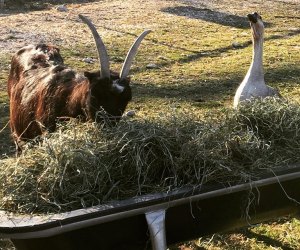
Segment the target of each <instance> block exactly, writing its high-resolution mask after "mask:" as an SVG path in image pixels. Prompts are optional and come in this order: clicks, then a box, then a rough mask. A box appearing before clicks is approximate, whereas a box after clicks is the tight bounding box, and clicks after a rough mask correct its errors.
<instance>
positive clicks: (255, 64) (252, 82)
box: [233, 13, 279, 108]
mask: <svg viewBox="0 0 300 250" xmlns="http://www.w3.org/2000/svg"><path fill="white" fill-rule="evenodd" d="M248 18H249V21H250V26H251V29H252V36H253V38H252V40H253V56H252V62H251V65H250V68H249V70H248V72H247V74H246V76H245V78H244V80H243V81H242V83H241V84H240V86H239V87H238V89H237V91H236V93H235V96H234V102H233V106H234V107H235V108H236V107H237V106H238V105H239V103H240V102H241V101H244V100H250V99H251V98H264V97H267V96H275V95H279V93H278V91H277V90H276V89H273V88H272V87H270V86H267V85H266V83H265V79H264V70H263V42H264V24H263V22H262V19H261V17H260V16H259V15H258V14H257V13H254V14H249V15H248Z"/></svg>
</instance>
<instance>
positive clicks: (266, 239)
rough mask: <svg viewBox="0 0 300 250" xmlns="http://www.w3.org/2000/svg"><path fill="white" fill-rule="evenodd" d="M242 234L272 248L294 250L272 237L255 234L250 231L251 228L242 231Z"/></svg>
mask: <svg viewBox="0 0 300 250" xmlns="http://www.w3.org/2000/svg"><path fill="white" fill-rule="evenodd" d="M241 233H242V234H243V235H245V236H246V237H247V238H252V239H256V240H257V241H262V242H264V243H265V244H266V245H269V246H272V247H274V248H280V249H282V250H293V249H294V248H292V247H289V246H287V245H285V244H283V243H281V242H280V241H278V240H275V239H273V238H271V237H268V236H265V235H262V234H258V233H254V232H252V231H250V229H249V228H247V229H245V230H242V231H241Z"/></svg>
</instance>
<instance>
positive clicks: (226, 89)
mask: <svg viewBox="0 0 300 250" xmlns="http://www.w3.org/2000/svg"><path fill="white" fill-rule="evenodd" d="M137 5H138V6H139V9H136V6H137ZM68 8H69V10H70V11H69V13H60V12H57V11H55V9H50V10H43V11H35V12H30V11H27V12H23V11H22V13H21V14H16V13H17V12H18V11H16V10H14V12H12V13H11V14H9V13H8V16H5V17H2V16H1V17H0V25H1V28H2V30H3V32H5V33H6V35H5V36H4V37H9V36H10V35H12V34H10V33H9V30H11V29H13V30H16V31H18V32H20V33H17V35H15V36H16V37H17V38H15V39H10V40H9V41H6V42H5V41H3V40H1V41H0V48H1V50H0V59H1V63H0V96H1V97H0V98H1V105H0V124H1V127H3V126H4V125H5V124H6V123H7V121H8V108H7V103H8V98H7V96H6V76H7V70H8V68H7V64H8V62H9V58H10V56H11V54H12V53H13V52H14V51H16V49H17V48H18V47H19V46H21V45H22V44H25V43H30V42H33V41H36V40H39V39H40V38H41V39H44V40H46V41H47V42H48V41H49V42H52V43H54V44H58V45H59V46H60V47H61V51H62V54H63V56H64V57H65V58H66V63H67V64H69V65H70V66H72V67H74V68H76V69H78V70H79V71H80V70H88V69H96V68H97V64H93V65H90V64H85V63H83V62H82V59H83V58H84V57H96V52H95V49H94V47H93V41H92V38H91V36H90V34H89V33H88V32H84V30H87V29H86V28H85V27H84V25H82V24H81V23H79V22H77V18H76V14H77V13H84V14H86V15H88V16H90V17H91V19H92V20H93V21H94V22H95V23H96V24H97V28H98V30H99V32H100V34H101V35H102V36H103V39H104V41H105V44H106V45H107V48H108V51H109V55H110V57H111V58H112V61H111V63H112V67H113V68H114V69H120V67H121V63H122V59H123V58H124V57H125V54H126V52H127V49H128V48H129V47H130V44H131V42H132V41H133V40H134V37H135V35H137V34H139V33H140V32H141V31H142V30H143V29H148V28H150V29H152V30H153V32H152V33H151V34H149V35H148V36H147V38H146V40H145V41H143V44H142V47H141V48H140V51H139V54H138V56H137V58H136V61H135V63H134V65H133V68H132V71H131V74H132V88H133V95H134V98H133V101H132V102H131V103H130V105H129V107H128V109H129V110H135V111H136V114H137V115H136V117H135V119H136V120H138V121H139V120H144V119H146V120H147V119H150V118H152V117H154V116H155V113H161V114H164V115H166V114H168V113H169V110H170V106H171V107H176V109H177V111H178V112H182V113H186V112H187V111H188V112H189V113H193V114H194V116H195V117H197V119H198V118H199V119H205V118H206V117H205V114H206V113H207V112H208V111H209V112H210V113H211V114H214V113H219V112H222V111H223V108H224V107H227V108H228V107H230V106H231V104H232V99H233V95H234V91H235V89H236V88H237V86H238V84H239V82H240V81H241V80H242V78H243V76H244V75H245V73H246V71H247V68H248V66H249V64H250V60H251V59H250V56H251V53H252V51H251V50H252V47H251V44H250V43H249V40H250V30H249V28H247V26H242V27H238V24H239V23H240V22H241V20H242V19H241V17H244V16H245V15H246V14H247V13H249V12H253V11H259V12H260V14H261V15H262V16H263V19H264V20H265V21H267V22H268V23H269V25H268V26H267V28H266V32H265V34H266V42H265V47H264V49H265V51H264V66H265V72H266V81H267V82H268V84H270V85H271V86H273V87H276V88H278V89H279V90H280V92H281V94H282V95H283V96H284V97H286V98H287V99H290V100H293V101H299V100H300V96H299V93H300V91H299V90H300V89H299V88H300V85H299V83H300V78H299V76H300V68H299V61H300V47H299V44H300V36H299V18H298V17H299V13H300V10H299V4H297V3H294V2H293V1H290V2H283V1H267V0H266V1H259V2H251V3H250V2H249V1H235V0H234V1H230V2H229V1H228V0H220V1H211V2H207V1H197V2H196V1H184V0H182V1H147V2H144V1H138V0H134V1H118V0H114V1H106V0H105V1H99V2H97V1H96V2H93V3H86V4H82V5H81V4H80V1H77V3H76V4H69V5H68ZM203 9H204V10H205V9H206V10H205V11H203ZM188 12H190V15H188V14H189V13H188ZM220 13H221V14H222V13H225V14H226V13H227V14H228V15H233V17H232V16H226V15H225V17H224V15H223V18H222V15H220ZM183 14H184V15H183ZM209 14H211V15H210V16H209ZM205 15H206V16H205ZM209 18H211V19H209ZM229 19H230V20H233V22H232V24H230V23H229V24H228V22H227V20H229ZM24 20H26V21H24ZM28 23H30V25H28ZM36 27H38V28H36ZM33 30H35V34H36V33H37V34H38V35H32V36H30V35H29V36H26V35H25V34H32V32H33ZM1 32H2V31H1ZM13 35H14V34H13ZM15 36H14V37H15ZM18 37H21V38H18ZM234 42H236V43H237V44H238V45H239V46H237V47H236V46H233V43H234ZM4 48H8V49H4ZM148 63H155V64H156V65H158V66H159V68H158V69H152V70H149V69H146V65H147V64H148ZM154 111H155V112H154ZM0 130H1V129H0ZM11 147H12V148H13V144H12V142H11V139H10V137H9V129H8V128H6V129H5V130H4V131H1V133H0V153H1V155H2V158H3V159H4V158H7V157H8V155H11V154H12V152H13V150H12V148H11ZM289 223H290V224H289ZM288 225H290V228H291V231H288V232H289V234H290V235H291V238H289V237H286V238H285V239H283V238H282V237H281V238H280V237H278V236H275V235H272V236H270V235H267V234H268V233H269V234H271V233H272V232H275V231H276V230H277V229H278V228H279V229H281V230H282V231H285V230H287V228H289V226H288ZM260 227H261V228H265V230H266V232H263V231H255V233H257V234H262V235H267V236H270V237H271V238H272V237H273V239H274V238H275V239H274V240H278V239H279V240H280V242H281V243H282V244H283V245H282V246H277V245H276V244H275V245H274V244H273V243H271V244H268V243H265V241H263V240H262V241H260V240H258V239H254V238H251V237H250V236H247V234H242V236H241V235H240V233H238V234H237V235H235V234H230V235H221V236H215V237H216V238H215V237H213V238H212V239H213V240H212V241H210V242H209V239H211V238H209V239H201V242H204V243H203V245H201V244H202V243H201V242H200V243H201V244H200V243H199V242H198V241H195V243H193V242H190V243H189V244H190V247H191V248H193V249H197V247H198V248H201V247H204V248H206V249H274V248H277V249H280V248H281V249H284V247H285V246H289V247H290V248H292V249H293V248H294V249H297V248H299V247H300V245H299V243H297V242H299V240H297V239H298V238H297V237H298V236H299V233H298V230H299V228H300V227H299V225H298V224H297V220H294V219H290V220H287V221H278V222H277V223H276V224H270V225H269V224H264V225H261V226H260ZM251 230H252V229H251ZM253 230H254V229H253ZM231 235H232V236H231ZM277 238H278V239H277ZM214 239H216V240H214ZM286 240H288V241H289V243H287V242H286ZM205 242H206V243H207V244H206V243H205ZM241 242H242V244H240V243H241ZM0 244H1V243H0ZM199 244H200V245H199ZM205 244H206V245H205ZM273 246H274V248H272V247H273ZM178 248H180V246H176V247H175V248H174V249H178Z"/></svg>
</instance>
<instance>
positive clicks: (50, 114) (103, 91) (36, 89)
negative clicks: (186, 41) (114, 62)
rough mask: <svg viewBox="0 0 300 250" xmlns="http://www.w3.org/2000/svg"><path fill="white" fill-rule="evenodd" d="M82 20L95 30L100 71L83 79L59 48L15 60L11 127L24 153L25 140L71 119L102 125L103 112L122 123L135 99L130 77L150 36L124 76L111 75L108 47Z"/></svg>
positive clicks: (43, 47)
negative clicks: (23, 144) (129, 103)
mask: <svg viewBox="0 0 300 250" xmlns="http://www.w3.org/2000/svg"><path fill="white" fill-rule="evenodd" d="M79 18H80V19H81V20H82V21H83V22H84V23H85V24H87V26H88V27H89V29H90V30H91V32H92V34H93V37H94V40H95V43H96V47H97V51H98V56H99V62H100V71H97V72H84V74H83V75H82V74H78V73H76V72H75V71H74V70H73V69H70V68H68V67H66V66H65V65H64V64H63V59H62V57H61V56H60V51H59V49H58V48H56V47H55V46H52V45H47V44H39V45H37V46H34V45H29V46H26V47H24V48H22V49H20V50H19V51H18V52H17V53H16V54H15V55H14V56H13V57H12V61H11V69H10V73H9V78H8V84H7V90H8V94H9V98H10V127H11V132H12V136H13V139H14V141H15V144H16V147H17V149H18V151H20V150H21V144H22V143H23V142H24V141H27V140H29V139H33V138H35V137H37V136H39V135H42V134H43V132H44V131H49V132H53V131H54V130H55V129H56V122H57V121H58V120H60V119H65V118H69V117H70V118H80V119H81V120H82V121H88V120H93V121H95V120H96V121H97V122H99V121H100V120H101V118H98V117H97V113H98V111H99V110H104V111H105V112H106V113H107V115H109V116H111V117H112V118H113V119H114V121H115V122H117V121H119V119H120V117H121V116H122V114H123V113H124V111H125V108H126V106H127V104H128V102H129V101H130V100H131V98H132V93H131V87H130V79H129V77H128V74H129V70H130V67H131V64H132V61H133V59H134V57H135V55H136V53H137V50H138V47H139V46H140V43H141V42H142V40H143V38H144V37H145V36H146V35H147V34H148V33H149V32H150V30H146V31H144V32H143V33H142V34H141V35H140V36H139V37H138V38H137V39H136V41H135V42H134V44H133V45H132V47H131V48H130V50H129V52H128V54H127V56H126V59H125V61H124V64H123V67H122V69H121V72H120V74H117V73H116V72H113V71H110V66H109V58H108V55H107V51H106V48H105V45H104V43H103V42H102V40H101V37H100V36H99V34H98V32H97V30H96V28H95V26H94V25H93V24H92V23H91V21H90V20H89V19H88V18H86V17H85V16H82V15H79Z"/></svg>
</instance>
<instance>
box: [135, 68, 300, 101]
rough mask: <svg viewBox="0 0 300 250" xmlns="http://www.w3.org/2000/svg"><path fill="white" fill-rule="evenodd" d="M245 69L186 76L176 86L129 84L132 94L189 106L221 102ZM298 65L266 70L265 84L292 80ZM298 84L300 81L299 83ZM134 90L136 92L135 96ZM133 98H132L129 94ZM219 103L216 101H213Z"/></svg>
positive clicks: (297, 74)
mask: <svg viewBox="0 0 300 250" xmlns="http://www.w3.org/2000/svg"><path fill="white" fill-rule="evenodd" d="M245 74H246V72H244V73H240V72H232V73H230V72H228V75H227V78H226V79H221V78H219V79H211V80H210V79H205V80H204V79H201V78H200V79H197V78H194V79H189V80H188V82H185V83H184V84H183V83H179V85H174V84H166V85H165V86H164V85H160V86H157V85H155V84H139V83H135V84H134V85H133V96H137V97H139V98H140V97H142V98H143V97H144V98H164V99H170V100H176V101H179V102H180V101H188V102H191V104H192V105H196V106H201V105H203V104H207V103H209V102H214V103H215V104H216V105H223V104H222V102H223V101H224V97H226V98H228V97H230V96H231V97H232V98H233V96H234V94H235V91H236V89H237V87H238V85H239V84H240V83H241V81H242V80H243V78H244V76H245ZM299 75H300V68H299V67H297V66H295V65H285V66H284V67H281V68H276V69H272V70H268V73H267V74H266V77H265V78H266V82H267V84H268V85H272V86H273V87H278V86H277V84H278V83H281V82H284V83H286V84H287V85H288V84H289V83H294V82H295V78H296V77H298V78H299ZM228 76H230V77H228ZM299 83H300V82H299ZM135 93H137V94H136V95H135ZM133 98H134V97H133ZM216 102H219V103H216Z"/></svg>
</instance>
